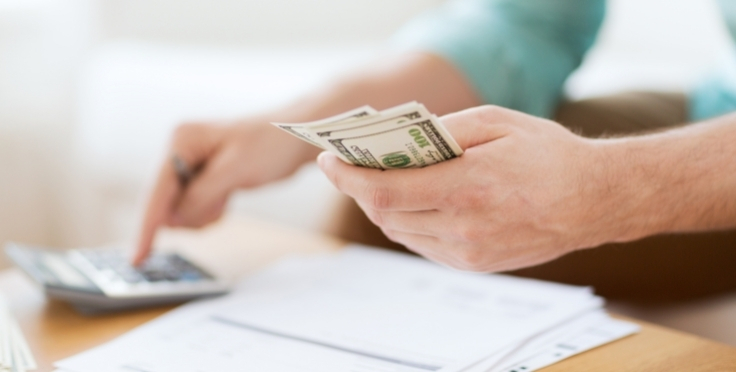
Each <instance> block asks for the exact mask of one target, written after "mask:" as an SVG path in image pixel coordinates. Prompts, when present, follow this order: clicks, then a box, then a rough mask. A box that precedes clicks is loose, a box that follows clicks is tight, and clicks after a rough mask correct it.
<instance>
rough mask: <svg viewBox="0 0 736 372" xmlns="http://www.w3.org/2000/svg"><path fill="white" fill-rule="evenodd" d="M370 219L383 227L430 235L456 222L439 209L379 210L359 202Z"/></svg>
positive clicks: (436, 234) (439, 233)
mask: <svg viewBox="0 0 736 372" xmlns="http://www.w3.org/2000/svg"><path fill="white" fill-rule="evenodd" d="M358 205H360V207H361V209H363V211H364V212H365V214H366V216H368V219H370V220H371V222H373V223H374V224H375V225H377V226H380V227H381V228H386V229H390V230H394V231H400V232H404V233H410V234H421V235H428V236H437V237H439V236H440V235H441V232H442V231H444V230H445V229H447V228H448V227H449V226H452V225H453V224H454V220H453V219H450V220H449V221H448V218H447V214H446V213H443V212H440V211H438V210H431V211H413V212H406V211H377V210H374V209H370V208H368V207H366V206H364V205H361V203H358Z"/></svg>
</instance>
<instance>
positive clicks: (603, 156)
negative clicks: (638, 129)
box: [590, 138, 673, 246]
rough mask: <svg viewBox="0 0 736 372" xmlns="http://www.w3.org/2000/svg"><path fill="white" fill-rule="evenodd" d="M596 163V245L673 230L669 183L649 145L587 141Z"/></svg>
mask: <svg viewBox="0 0 736 372" xmlns="http://www.w3.org/2000/svg"><path fill="white" fill-rule="evenodd" d="M590 141H591V143H592V146H593V148H594V152H595V155H594V156H593V157H592V159H594V161H595V162H596V164H595V165H593V167H595V168H596V171H594V172H593V173H594V174H597V176H596V180H595V182H596V185H597V187H596V193H597V195H598V196H597V199H598V200H599V203H597V206H596V209H597V210H598V212H597V213H598V216H599V218H598V221H597V222H598V223H597V224H596V225H595V226H594V229H595V230H596V231H597V232H598V234H596V241H595V242H594V243H595V244H594V245H595V246H597V245H602V244H605V243H620V242H628V241H633V240H637V239H641V238H643V237H646V236H650V235H655V234H659V233H663V232H668V231H671V230H672V225H673V219H672V217H673V215H672V214H671V213H669V212H668V211H667V210H666V209H667V205H666V203H667V202H666V201H665V200H663V199H664V196H665V195H667V192H668V191H669V190H668V187H667V185H668V183H667V182H666V177H664V176H663V175H662V174H661V172H662V171H665V172H667V171H668V170H667V167H665V166H663V164H661V163H660V159H658V157H657V151H656V149H653V148H651V145H652V144H651V143H647V141H641V140H639V139H637V138H621V139H596V140H590Z"/></svg>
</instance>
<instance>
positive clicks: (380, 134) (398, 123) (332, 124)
mask: <svg viewBox="0 0 736 372" xmlns="http://www.w3.org/2000/svg"><path fill="white" fill-rule="evenodd" d="M361 110H362V112H370V110H367V109H366V107H363V108H360V109H356V110H351V111H349V112H347V113H344V114H341V115H338V116H335V117H332V118H328V119H324V120H319V121H316V122H310V123H302V124H274V125H276V126H278V127H280V128H281V129H284V130H287V131H289V132H290V133H292V134H294V132H297V133H299V134H300V135H297V137H300V138H302V139H304V140H305V141H307V142H309V143H312V144H314V145H316V146H319V147H321V148H323V149H325V150H327V151H330V152H332V153H334V154H335V155H337V156H338V157H339V158H340V159H342V160H343V161H345V162H347V163H349V164H353V165H357V166H360V167H367V168H375V169H402V168H415V167H425V166H428V165H432V164H436V163H439V162H443V161H447V160H450V159H453V158H456V157H458V156H460V155H462V153H463V150H462V148H460V146H459V145H458V144H457V142H456V141H455V139H454V138H453V137H452V135H451V134H450V133H449V132H448V131H447V129H446V128H445V127H444V126H443V125H442V122H441V121H440V120H438V119H437V117H436V116H434V115H432V114H431V113H430V112H429V111H428V110H427V109H426V108H425V107H424V105H421V104H419V103H417V102H410V103H407V104H404V105H400V106H397V107H393V108H390V109H387V110H383V111H380V112H376V111H375V110H373V112H371V113H368V114H361ZM285 126H286V127H288V129H287V128H284V127H285Z"/></svg>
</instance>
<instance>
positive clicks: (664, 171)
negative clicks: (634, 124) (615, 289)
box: [600, 115, 736, 241]
mask: <svg viewBox="0 0 736 372" xmlns="http://www.w3.org/2000/svg"><path fill="white" fill-rule="evenodd" d="M600 141H601V142H600V145H601V146H602V149H603V151H602V153H603V154H605V155H604V157H603V158H602V161H603V164H601V167H603V168H604V169H605V170H604V171H603V177H602V179H604V180H606V181H605V182H607V184H608V185H609V186H610V187H609V188H608V190H609V191H610V192H611V194H614V193H616V194H617V195H616V196H613V195H611V196H612V197H611V198H610V199H609V200H612V201H613V204H615V205H609V206H608V207H609V208H611V209H610V210H611V213H612V214H618V217H620V218H621V223H620V224H619V229H618V231H616V232H615V234H617V236H618V237H617V238H613V240H617V241H627V240H633V239H638V238H641V237H644V236H648V235H654V234H658V233H678V232H696V231H707V230H720V229H728V228H733V227H736V115H729V116H725V117H721V118H718V119H714V120H711V121H709V122H704V123H699V124H692V125H688V126H686V127H682V128H678V129H673V130H670V131H667V132H662V133H657V134H652V135H646V136H641V137H630V138H622V139H607V140H600Z"/></svg>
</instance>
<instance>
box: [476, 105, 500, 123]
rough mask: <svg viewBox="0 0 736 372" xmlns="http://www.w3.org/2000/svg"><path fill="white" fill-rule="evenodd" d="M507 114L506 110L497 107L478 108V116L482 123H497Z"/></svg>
mask: <svg viewBox="0 0 736 372" xmlns="http://www.w3.org/2000/svg"><path fill="white" fill-rule="evenodd" d="M505 114H506V109H504V108H503V107H500V106H495V105H485V106H481V107H479V108H478V110H477V111H476V115H477V118H478V120H480V121H481V122H484V123H486V122H495V121H498V120H500V119H502V118H503V117H504V116H505Z"/></svg>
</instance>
